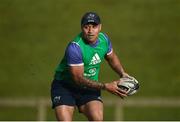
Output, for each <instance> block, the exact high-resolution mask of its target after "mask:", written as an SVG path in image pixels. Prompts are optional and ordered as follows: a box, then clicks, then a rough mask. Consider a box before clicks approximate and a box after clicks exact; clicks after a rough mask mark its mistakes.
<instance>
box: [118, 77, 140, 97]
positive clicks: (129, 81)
mask: <svg viewBox="0 0 180 122" xmlns="http://www.w3.org/2000/svg"><path fill="white" fill-rule="evenodd" d="M118 87H119V88H120V89H121V90H124V91H126V92H127V95H128V96H131V95H133V94H135V93H136V92H137V91H138V89H139V82H138V81H137V80H136V79H135V78H134V77H127V78H120V82H119V83H118Z"/></svg>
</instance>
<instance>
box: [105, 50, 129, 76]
mask: <svg viewBox="0 0 180 122" xmlns="http://www.w3.org/2000/svg"><path fill="white" fill-rule="evenodd" d="M105 59H106V60H107V62H108V64H109V65H110V66H111V68H112V69H113V70H114V71H115V72H116V73H117V74H118V75H119V76H120V77H128V76H129V75H128V74H127V73H126V72H125V71H124V69H123V66H122V64H121V62H120V60H119V58H118V57H117V55H116V54H115V52H114V51H112V53H111V54H109V55H106V56H105Z"/></svg>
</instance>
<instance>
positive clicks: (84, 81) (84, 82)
mask: <svg viewBox="0 0 180 122" xmlns="http://www.w3.org/2000/svg"><path fill="white" fill-rule="evenodd" d="M76 83H77V84H80V85H84V86H87V87H90V88H94V89H98V90H100V89H104V88H105V85H104V83H99V82H96V81H93V80H90V79H87V78H85V77H81V78H80V79H79V80H78V81H76Z"/></svg>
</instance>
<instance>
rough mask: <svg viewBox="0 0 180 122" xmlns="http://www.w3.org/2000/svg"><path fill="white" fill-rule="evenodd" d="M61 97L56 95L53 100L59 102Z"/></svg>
mask: <svg viewBox="0 0 180 122" xmlns="http://www.w3.org/2000/svg"><path fill="white" fill-rule="evenodd" d="M60 99H61V96H55V97H54V99H53V102H55V103H58V102H59V101H60Z"/></svg>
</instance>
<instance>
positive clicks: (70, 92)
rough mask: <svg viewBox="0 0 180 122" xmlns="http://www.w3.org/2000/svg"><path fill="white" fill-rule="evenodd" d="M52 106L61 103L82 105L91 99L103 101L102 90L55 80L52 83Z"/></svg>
mask: <svg viewBox="0 0 180 122" xmlns="http://www.w3.org/2000/svg"><path fill="white" fill-rule="evenodd" d="M51 100H52V108H55V107H56V106H59V105H69V106H77V107H79V106H81V105H84V104H86V103H87V102H89V101H93V100H98V101H101V102H102V100H101V91H100V90H95V89H90V88H82V87H81V88H77V87H72V86H70V85H67V84H64V83H62V82H61V81H57V80H54V81H53V82H52V84H51Z"/></svg>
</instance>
